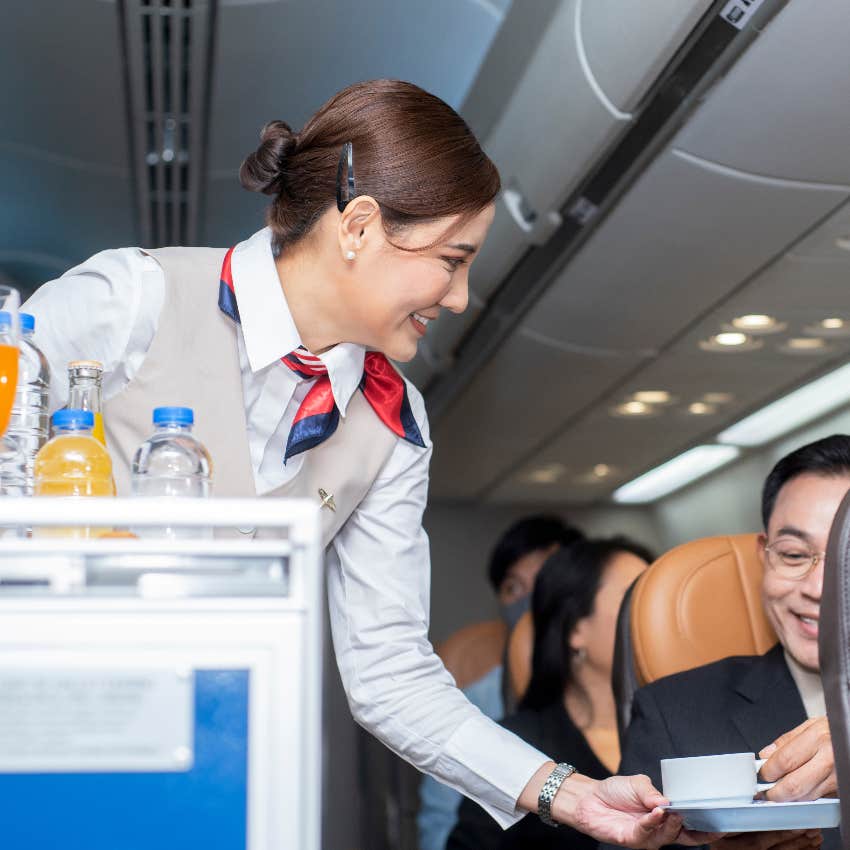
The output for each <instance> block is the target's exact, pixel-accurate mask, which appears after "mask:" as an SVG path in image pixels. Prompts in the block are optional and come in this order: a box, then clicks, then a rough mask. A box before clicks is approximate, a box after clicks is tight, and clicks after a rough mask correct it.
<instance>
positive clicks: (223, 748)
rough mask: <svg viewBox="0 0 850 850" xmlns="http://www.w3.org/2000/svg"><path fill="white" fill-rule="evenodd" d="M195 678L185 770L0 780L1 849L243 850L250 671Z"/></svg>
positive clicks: (12, 776) (202, 674) (27, 775)
mask: <svg viewBox="0 0 850 850" xmlns="http://www.w3.org/2000/svg"><path fill="white" fill-rule="evenodd" d="M194 682H195V694H194V742H195V751H194V763H193V765H192V768H191V769H190V770H188V771H185V772H178V773H50V774H42V773H22V774H4V775H0V799H2V800H3V811H4V817H3V842H2V843H3V850H59V848H61V850H151V849H152V848H156V850H186V848H190V847H209V848H216V850H245V848H246V846H247V840H246V824H247V780H248V693H249V671H247V670H198V671H196V672H195V676H194Z"/></svg>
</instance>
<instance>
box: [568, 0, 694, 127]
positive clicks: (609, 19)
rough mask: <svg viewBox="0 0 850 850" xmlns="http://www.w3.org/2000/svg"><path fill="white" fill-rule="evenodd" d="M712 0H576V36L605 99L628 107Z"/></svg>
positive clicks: (634, 105)
mask: <svg viewBox="0 0 850 850" xmlns="http://www.w3.org/2000/svg"><path fill="white" fill-rule="evenodd" d="M710 6H711V0H643V2H641V3H623V2H622V0H581V2H579V3H578V5H577V9H578V11H577V13H576V14H577V15H578V18H579V24H578V27H577V37H578V38H580V39H581V42H582V44H583V46H584V52H585V55H586V56H587V64H588V66H589V68H590V71H591V73H592V75H593V77H594V78H595V80H596V82H597V83H598V85H599V88H600V89H601V90H602V91H603V92H604V93H605V96H606V97H607V98H608V100H609V101H610V102H611V103H612V104H613V105H614V106H615V107H616V108H617V109H620V110H622V111H623V112H632V111H633V110H635V109H636V108H637V106H638V104H639V102H640V99H641V98H642V97H643V96H644V94H646V91H647V89H648V88H649V87H650V86H651V85H652V83H653V82H654V81H655V80H656V79H657V78H658V76H659V74H660V73H661V72H662V71H663V70H664V67H665V65H666V64H667V63H668V62H669V61H670V60H671V59H672V58H673V55H674V54H675V52H676V50H678V49H679V47H680V46H681V45H682V44H683V43H684V41H685V39H686V38H687V37H688V35H689V34H690V33H691V31H692V30H693V29H694V27H695V26H696V25H697V23H698V22H699V20H700V18H701V17H702V16H703V15H704V14H705V13H706V12H707V11H708V9H709V7H710Z"/></svg>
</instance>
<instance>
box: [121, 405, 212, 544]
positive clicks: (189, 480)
mask: <svg viewBox="0 0 850 850" xmlns="http://www.w3.org/2000/svg"><path fill="white" fill-rule="evenodd" d="M194 422H195V414H194V412H193V411H192V408H190V407H157V408H156V409H155V410H154V412H153V424H154V433H153V434H152V435H151V436H150V438H149V439H147V440H145V442H144V443H142V445H141V446H139V448H138V449H136V454H135V455H134V456H133V467H132V491H131V492H132V494H133V496H139V497H142V498H205V497H207V496H209V495H210V494H211V492H212V461H211V460H210V455H209V452H208V451H207V450H206V448H204V445H203V444H202V443H201V441H200V440H198V438H197V437H195V435H194V434H193V433H192V426H193V424H194ZM134 531H135V532H136V534H138V535H140V536H144V537H170V538H175V537H199V536H200V537H210V536H212V532H211V530H210V529H199V528H176V527H170V526H168V527H157V528H135V529H134Z"/></svg>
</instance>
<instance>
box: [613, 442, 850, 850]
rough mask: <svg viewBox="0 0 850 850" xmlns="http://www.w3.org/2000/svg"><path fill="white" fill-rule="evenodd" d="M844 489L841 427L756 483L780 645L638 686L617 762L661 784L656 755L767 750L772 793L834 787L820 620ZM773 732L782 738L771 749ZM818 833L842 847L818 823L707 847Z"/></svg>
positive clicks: (784, 841) (793, 844)
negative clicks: (829, 546)
mask: <svg viewBox="0 0 850 850" xmlns="http://www.w3.org/2000/svg"><path fill="white" fill-rule="evenodd" d="M848 489H850V437H848V436H847V435H845V434H835V435H833V436H831V437H825V438H824V439H822V440H818V441H817V442H814V443H809V444H808V445H806V446H803V447H801V448H799V449H797V450H796V451H793V452H791V453H790V454H788V455H786V456H785V457H784V458H782V459H781V460H780V461H779V462H778V463H777V464H776V466H774V468H773V470H772V471H771V472H770V474H769V475H768V477H767V479H766V481H765V483H764V488H763V490H762V521H763V523H764V533H763V534H761V535H760V539H759V552H760V556H761V560H762V564H763V569H764V573H763V576H762V588H761V596H762V604H763V605H764V608H765V612H766V613H767V617H768V619H769V620H770V622H771V625H772V626H773V628H774V631H775V632H776V635H777V637H778V638H779V643H777V644H776V646H775V647H774V648H773V649H771V650H769V651H768V652H767V653H765V654H764V655H756V656H740V657H735V658H724V659H723V660H722V661H716V662H715V663H713V664H707V665H705V666H704V667H698V668H696V669H695V670H687V671H685V672H683V673H677V674H676V675H674V676H668V677H666V678H664V679H659V680H658V681H657V682H653V683H652V684H651V685H647V686H646V687H645V688H641V689H640V690H639V691H638V692H637V694H636V696H635V701H634V705H633V706H632V720H631V725H630V726H629V730H628V733H627V734H626V740H625V744H624V748H623V761H622V764H621V765H620V770H621V771H623V772H627V773H632V772H639V773H646V774H648V775H649V777H650V778H651V779H658V780H659V782H660V778H661V776H660V765H659V760H660V759H663V758H676V757H681V756H698V755H709V754H712V753H737V752H751V751H752V752H755V753H759V751H761V756H762V757H763V758H766V757H767V756H770V755H771V754H773V756H772V758H771V761H770V762H768V764H766V765H765V766H764V768H763V769H762V778H763V779H765V780H767V781H774V780H780V781H779V782H778V783H777V785H776V787H775V788H774V789H773V790H772V791H769V792H768V797H769V798H770V799H776V800H788V799H792V800H793V799H814V798H816V797H822V796H829V795H831V794H833V795H834V794H835V791H836V784H835V772H834V769H833V767H834V761H833V752H832V747H831V742H830V738H829V729H828V727H827V722H826V718H825V716H824V715H825V707H824V696H823V688H822V685H821V681H820V674H819V671H820V662H819V658H818V621H819V618H820V601H821V592H822V589H823V571H824V569H829V564H825V563H824V554H825V549H826V542H827V538H828V537H829V529H830V527H831V525H832V520H833V518H834V517H835V512H836V511H837V510H838V506H839V504H840V503H841V500H842V498H843V497H844V494H845V493H846V492H847V490H848ZM807 718H808V719H807ZM780 736H782V737H781V738H780ZM778 738H779V739H780V740H779V742H778V743H779V745H780V746H779V747H778V748H776V747H773V746H770V745H771V744H772V742H773V741H774V740H775V739H778ZM794 739H796V740H794ZM778 750H783V751H784V755H783V753H780V752H779V751H778ZM774 762H775V764H773V763H774ZM777 767H779V769H777ZM783 768H784V769H783ZM792 772H793V777H792ZM783 774H787V776H786V779H785V780H783V779H782V776H783ZM789 780H790V781H789ZM659 787H660V785H659ZM821 840H823V848H824V850H838V848H840V847H841V846H842V845H841V838H840V836H839V834H838V830H837V829H829V830H824V831H823V836H821V835H819V834H817V831H815V832H814V833H806V832H797V833H791V832H787V831H785V832H764V833H758V834H753V833H744V834H742V835H740V836H726V837H724V838H721V839H719V840H718V841H716V842H715V843H714V844H713V845H711V846H712V848H713V850H792V848H793V850H804V849H805V848H815V847H819V846H820V844H821Z"/></svg>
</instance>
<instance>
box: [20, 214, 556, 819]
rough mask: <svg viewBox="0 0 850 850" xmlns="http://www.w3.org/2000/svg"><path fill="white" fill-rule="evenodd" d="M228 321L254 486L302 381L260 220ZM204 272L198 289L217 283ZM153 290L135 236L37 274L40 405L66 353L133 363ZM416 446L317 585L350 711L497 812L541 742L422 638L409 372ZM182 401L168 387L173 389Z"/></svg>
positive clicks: (274, 454) (338, 385) (237, 256)
mask: <svg viewBox="0 0 850 850" xmlns="http://www.w3.org/2000/svg"><path fill="white" fill-rule="evenodd" d="M231 268H232V271H233V281H234V288H235V292H236V300H237V304H238V308H239V314H240V319H241V332H240V333H239V334H237V336H238V346H239V360H240V370H241V374H242V390H243V400H244V404H245V413H246V420H247V428H248V444H249V450H250V455H251V466H252V470H253V474H254V482H255V484H256V489H257V493H258V495H263V494H265V493H269V492H271V491H272V490H275V489H276V488H278V487H280V486H281V485H282V484H284V483H286V482H287V481H289V480H291V479H292V478H293V477H294V476H296V475H297V474H298V472H299V470H300V468H301V465H302V462H303V455H296V456H294V457H292V458H290V460H289V461H288V462H287V463H286V464H285V465H284V463H283V456H284V449H285V447H286V441H287V438H288V436H289V431H290V429H291V426H292V421H293V419H294V416H295V413H296V411H297V410H298V407H299V405H300V403H301V401H302V400H303V398H304V396H305V395H306V394H307V392H308V390H309V389H310V387H311V386H312V380H303V379H301V378H300V377H299V376H298V375H296V374H295V373H294V372H292V371H291V370H290V369H289V368H287V367H286V366H285V365H284V364H283V363H281V362H280V358H281V357H282V356H283V355H285V354H288V353H289V352H291V351H293V350H294V349H296V348H298V346H299V345H301V338H300V335H299V333H298V330H297V328H296V326H295V322H294V321H293V318H292V314H291V313H290V311H289V307H288V305H287V303H286V298H285V297H284V294H283V291H282V288H281V286H280V281H279V278H278V275H277V270H276V267H275V265H274V260H273V257H272V252H271V233H270V231H269V230H268V229H264V230H261V231H259V232H258V233H256V234H254V235H253V236H252V237H250V238H249V239H247V240H245V241H244V242H241V243H240V244H239V245H238V246H237V247H236V249H235V250H234V252H233V256H232V266H231ZM212 284H214V282H211V291H210V297H211V298H217V297H218V287H217V286H215V285H212ZM164 292H165V280H164V277H163V273H162V269H161V267H160V266H159V265H158V264H157V263H156V261H155V260H153V259H152V258H151V257H149V256H147V255H146V254H145V253H144V252H143V251H141V250H140V249H138V248H121V249H116V250H110V251H103V252H102V253H100V254H96V255H95V256H94V257H92V258H90V259H89V260H87V261H86V262H84V263H82V264H81V265H79V266H77V267H75V268H73V269H71V270H70V271H68V272H66V273H65V274H64V275H63V276H62V277H60V278H58V279H57V280H54V281H51V282H49V283H47V284H45V285H44V286H42V287H41V288H40V289H39V290H38V291H37V292H36V293H35V294H34V295H33V296H32V297H31V298H30V299H29V300H28V301H27V303H26V304H25V305H24V307H23V309H24V310H25V311H26V312H30V313H32V314H34V315H35V316H36V341H37V343H38V345H39V347H40V348H41V349H42V350H43V351H44V353H45V356H46V357H47V359H48V361H49V363H50V367H51V371H52V384H51V408H52V409H56V408H58V407H61V406H63V405H64V404H65V403H66V401H67V394H68V379H67V364H68V362H69V361H70V360H76V359H96V360H100V361H101V362H102V363H103V364H104V370H105V377H104V383H103V392H104V399H105V400H106V399H109V398H111V397H113V396H115V395H117V394H118V393H119V392H121V390H122V389H123V388H124V387H125V386H126V385H127V384H128V383H129V382H130V381H132V380H133V378H134V377H135V375H136V374H137V373H138V371H139V369H140V367H141V365H142V363H143V361H144V359H145V356H146V354H147V352H148V350H149V348H150V346H151V343H152V341H153V338H154V336H155V334H156V329H157V324H158V321H159V316H160V312H161V310H162V305H163V300H164ZM320 357H321V359H322V361H323V362H324V364H325V365H326V366H327V369H328V375H329V377H330V381H331V387H332V390H333V394H334V400H335V402H336V404H337V407H338V408H339V410H340V414H341V415H342V416H344V415H345V410H346V407H347V405H348V402H349V400H350V399H351V397H352V395H353V393H354V392H355V391H356V390H357V387H358V385H359V383H360V379H361V376H362V373H363V363H364V357H365V350H364V349H363V348H362V347H361V346H359V345H354V344H351V343H343V344H340V345H337V346H335V347H334V348H332V349H330V350H329V351H327V352H325V353H323V354H321V355H320ZM407 390H408V397H409V400H410V404H411V408H412V412H413V415H414V417H415V418H416V422H417V425H418V426H419V430H420V432H421V434H422V437H423V439H424V441H425V444H426V446H425V448H424V449H423V448H421V447H418V446H414V445H412V444H410V443H408V442H407V441H405V440H401V439H399V440H398V441H397V444H396V446H395V448H394V449H393V452H392V454H391V455H390V458H389V460H388V461H387V462H386V464H385V466H384V467H383V469H382V470H381V471H380V473H379V475H378V478H377V479H376V480H375V482H374V483H373V485H372V487H371V489H370V490H369V492H368V493H367V495H366V497H365V498H364V499H363V501H362V502H361V503H360V504H359V505H358V507H357V508H356V509H355V510H354V513H353V514H352V515H351V517H350V518H349V519H348V521H347V522H346V523H345V525H344V526H343V527H342V529H341V530H340V531H339V532H338V534H337V535H336V537H335V538H334V540H333V543H332V544H331V546H330V547H329V548H328V552H327V558H326V561H327V566H328V570H329V580H328V596H329V604H330V614H331V626H332V631H333V637H334V648H335V651H336V656H337V663H338V665H339V668H340V673H341V674H342V678H343V682H344V684H345V687H346V691H347V694H348V699H349V704H350V705H351V708H352V712H353V714H354V716H355V718H356V719H357V720H358V722H360V723H361V724H362V725H364V726H365V727H366V728H367V729H369V730H370V731H371V732H373V733H374V734H376V735H377V736H378V737H379V738H380V739H381V740H383V741H384V742H385V743H386V744H387V746H389V747H390V749H392V750H393V751H395V752H397V753H399V754H401V755H403V756H404V757H405V758H407V759H408V760H409V761H411V762H412V763H413V764H415V765H416V766H417V767H419V768H420V769H422V770H424V771H426V772H428V773H431V774H432V775H434V776H436V777H437V778H439V779H441V781H444V782H446V783H447V784H449V785H452V786H453V787H456V788H458V790H462V791H464V793H466V794H467V795H468V796H470V797H472V798H473V799H474V800H476V802H478V803H480V804H481V805H482V806H483V807H484V808H485V809H487V811H489V812H490V814H492V815H493V817H494V818H495V819H496V820H497V821H499V822H500V823H501V824H502V825H503V826H508V825H510V824H511V823H512V822H514V821H515V820H517V819H518V817H520V816H521V815H522V814H523V813H521V812H516V811H515V808H514V806H515V801H516V799H517V798H518V797H519V794H520V793H521V791H522V789H523V788H524V787H525V785H526V783H527V782H528V780H529V779H530V778H531V776H532V775H533V774H534V773H535V771H536V770H537V769H538V768H539V767H540V766H541V764H543V762H544V761H546V760H547V757H546V756H545V755H544V754H542V753H540V752H539V751H538V750H536V749H535V748H533V747H530V746H529V745H527V744H525V743H524V742H522V741H521V740H520V739H519V738H517V737H515V736H514V735H512V734H511V733H509V732H507V731H506V730H504V729H502V728H501V727H499V726H498V725H497V724H495V723H493V722H492V721H490V720H488V719H487V718H486V717H484V716H483V715H482V714H481V712H480V711H478V709H476V708H475V707H474V706H472V705H471V704H470V703H469V702H468V701H467V700H466V699H465V697H464V696H463V695H462V694H461V693H460V691H458V690H457V689H456V688H455V687H454V683H453V681H452V678H451V676H450V675H449V674H448V673H447V672H446V671H445V669H444V668H443V665H442V663H441V662H440V660H439V659H438V658H437V656H436V655H435V654H434V652H433V649H432V647H431V644H430V643H429V641H428V618H429V595H430V560H429V552H428V538H427V535H426V533H425V531H424V529H423V528H422V522H421V520H422V512H423V510H424V508H425V504H426V500H427V491H428V464H429V461H430V456H431V442H430V439H429V431H428V421H427V416H426V413H425V406H424V403H423V400H422V396H421V395H420V393H419V392H418V391H416V389H415V388H414V387H413V385H412V384H410V383H409V382H408V384H407ZM175 403H179V400H175Z"/></svg>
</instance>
